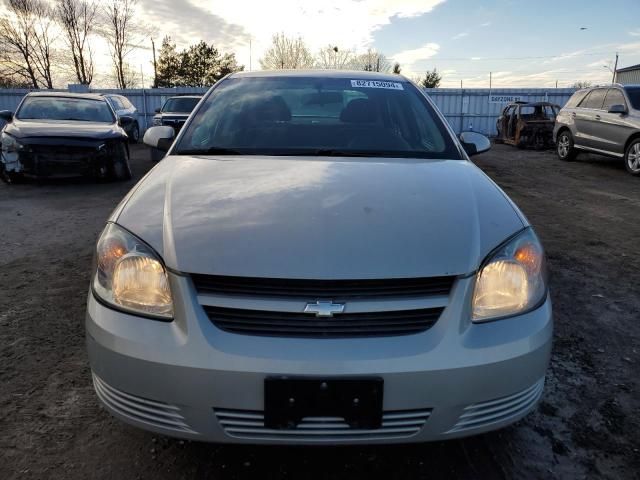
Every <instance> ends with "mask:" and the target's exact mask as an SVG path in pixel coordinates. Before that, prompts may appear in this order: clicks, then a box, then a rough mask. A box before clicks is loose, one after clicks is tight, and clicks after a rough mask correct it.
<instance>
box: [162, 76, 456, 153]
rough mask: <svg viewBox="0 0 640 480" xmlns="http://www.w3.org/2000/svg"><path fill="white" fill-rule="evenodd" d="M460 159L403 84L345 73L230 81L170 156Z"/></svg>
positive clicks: (430, 112)
mask: <svg viewBox="0 0 640 480" xmlns="http://www.w3.org/2000/svg"><path fill="white" fill-rule="evenodd" d="M216 149H227V150H234V151H241V152H242V153H246V154H264V155H307V154H308V155H314V154H317V152H318V151H319V150H322V151H339V152H341V153H343V154H347V155H348V154H356V153H358V154H361V155H367V156H385V157H412V158H460V153H459V151H458V150H457V148H456V147H455V144H454V142H453V140H452V139H451V137H450V135H449V133H448V131H447V129H446V127H445V125H444V124H443V122H442V121H441V120H440V118H439V117H438V115H437V114H436V112H435V110H434V109H433V107H431V105H430V104H429V102H428V101H427V100H426V99H425V98H424V96H423V95H422V94H421V93H420V92H419V91H418V90H417V89H416V88H415V87H414V86H413V85H412V84H411V83H409V82H381V81H378V82H371V81H359V80H358V79H357V75H356V78H355V79H353V80H350V79H347V78H324V77H320V78H318V77H309V78H307V77H277V78H273V77H270V78H260V77H258V78H256V77H254V78H230V79H227V80H225V81H223V82H222V83H221V84H220V85H219V86H218V87H217V88H216V89H215V90H214V91H213V92H212V93H211V95H210V96H209V97H207V99H206V101H205V102H204V103H203V105H202V106H201V107H200V108H199V109H198V111H197V112H196V114H195V117H194V118H193V120H192V121H191V123H190V125H189V126H188V127H187V130H185V132H184V134H183V136H182V139H181V140H180V142H179V144H178V145H177V146H176V149H175V151H174V153H196V152H198V153H203V152H204V153H206V152H207V151H209V152H211V151H215V150H216Z"/></svg>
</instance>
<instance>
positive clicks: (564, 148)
mask: <svg viewBox="0 0 640 480" xmlns="http://www.w3.org/2000/svg"><path fill="white" fill-rule="evenodd" d="M570 146H571V144H570V142H569V137H568V136H566V135H562V136H561V137H560V140H559V141H558V155H560V157H562V158H565V157H566V156H567V155H568V154H569V147H570Z"/></svg>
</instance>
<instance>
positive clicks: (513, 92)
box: [426, 88, 575, 135]
mask: <svg viewBox="0 0 640 480" xmlns="http://www.w3.org/2000/svg"><path fill="white" fill-rule="evenodd" d="M426 92H427V94H428V95H429V96H430V97H431V99H432V100H433V101H434V103H435V104H436V105H437V106H438V108H439V109H440V111H441V112H442V113H443V115H444V116H445V117H446V118H447V120H448V121H449V124H451V127H452V128H453V129H454V130H455V131H456V133H460V132H463V131H466V130H473V131H476V132H480V133H484V134H485V135H495V134H496V120H497V118H498V116H499V115H500V113H501V112H502V109H503V108H504V107H505V106H506V105H507V104H508V103H509V98H510V97H511V98H513V97H520V98H521V99H522V100H525V101H529V102H543V101H547V102H552V103H557V104H558V105H560V106H561V107H563V106H564V104H565V103H567V100H569V98H570V97H571V95H573V93H574V92H575V89H573V88H549V89H545V88H507V89H504V88H502V89H493V90H490V89H488V88H463V89H460V88H428V89H426ZM490 98H493V99H494V100H495V101H494V102H491V101H490Z"/></svg>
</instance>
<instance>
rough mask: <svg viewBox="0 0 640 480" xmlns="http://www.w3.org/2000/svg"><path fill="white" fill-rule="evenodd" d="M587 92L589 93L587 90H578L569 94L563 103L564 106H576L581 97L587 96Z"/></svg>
mask: <svg viewBox="0 0 640 480" xmlns="http://www.w3.org/2000/svg"><path fill="white" fill-rule="evenodd" d="M587 93H589V90H578V91H577V92H576V93H574V94H573V95H571V98H570V99H569V101H568V102H567V103H566V104H565V107H567V108H573V107H575V106H577V105H578V104H579V103H580V101H582V99H583V98H584V97H586V96H587Z"/></svg>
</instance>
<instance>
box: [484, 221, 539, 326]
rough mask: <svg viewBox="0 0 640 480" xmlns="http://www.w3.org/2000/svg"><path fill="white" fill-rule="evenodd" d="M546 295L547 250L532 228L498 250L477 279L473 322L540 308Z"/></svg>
mask: <svg viewBox="0 0 640 480" xmlns="http://www.w3.org/2000/svg"><path fill="white" fill-rule="evenodd" d="M546 294H547V271H546V261H545V258H544V251H543V249H542V246H541V245H540V241H539V240H538V237H536V235H535V233H533V230H532V229H531V228H528V229H526V230H525V231H523V232H522V233H520V234H519V235H518V236H516V237H515V238H513V239H511V240H510V241H509V242H508V243H506V244H505V245H503V246H501V247H499V249H498V250H497V251H495V252H494V253H493V254H492V255H491V257H490V258H488V259H487V261H485V263H484V264H483V266H482V268H481V269H480V272H479V273H478V275H477V277H476V285H475V290H474V294H473V305H472V307H473V308H472V312H473V313H472V320H473V321H474V322H483V321H487V320H494V319H497V318H501V317H507V316H511V315H516V314H518V313H523V312H525V311H527V310H531V309H533V308H535V307H537V306H538V305H539V304H540V303H541V302H542V301H543V299H544V298H545V296H546Z"/></svg>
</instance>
